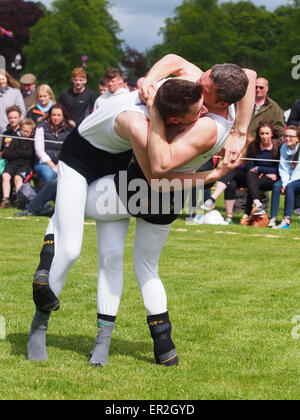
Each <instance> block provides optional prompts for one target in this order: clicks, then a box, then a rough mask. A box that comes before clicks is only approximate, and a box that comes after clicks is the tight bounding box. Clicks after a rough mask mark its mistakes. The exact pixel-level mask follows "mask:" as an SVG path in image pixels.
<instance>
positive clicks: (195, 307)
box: [0, 209, 300, 400]
mask: <svg viewBox="0 0 300 420" xmlns="http://www.w3.org/2000/svg"><path fill="white" fill-rule="evenodd" d="M13 214H14V209H7V210H1V211H0V232H1V248H0V253H1V272H0V296H1V306H0V316H1V317H2V319H5V324H6V338H5V339H0V399H2V400H3V399H99V400H123V399H125V400H144V399H151V400H152V399H154V400H201V399H231V400H233V399H299V398H300V375H299V373H300V340H297V339H295V338H293V337H292V330H293V328H294V327H295V325H294V324H293V323H292V319H293V317H294V316H295V315H300V299H299V295H300V291H299V245H300V222H299V221H298V220H297V219H296V218H295V219H294V220H293V224H292V229H290V230H289V231H274V230H271V229H262V228H252V227H244V226H239V225H237V224H234V225H230V226H207V225H206V226H186V225H185V222H184V220H183V219H179V220H177V221H176V222H175V223H174V224H173V228H172V231H171V232H170V235H169V238H168V241H167V243H166V246H165V248H164V251H163V254H162V257H161V263H160V275H161V278H162V279H163V281H164V284H165V287H166V290H167V295H168V309H169V312H170V317H171V321H172V325H173V339H174V342H175V344H176V347H177V352H178V354H179V358H180V365H179V366H177V367H172V368H166V367H162V366H158V365H156V364H155V361H154V357H153V349H152V339H151V338H150V335H149V331H148V326H147V324H146V313H145V310H144V307H143V304H142V299H141V296H140V292H139V289H138V287H137V284H136V282H135V279H134V275H133V266H132V248H133V246H132V245H133V237H134V221H132V222H131V225H130V230H129V235H128V239H127V244H126V253H125V285H124V294H123V297H122V301H121V306H120V311H119V314H118V317H117V322H116V327H115V330H114V334H113V338H112V344H111V351H110V358H109V362H108V364H107V365H106V367H105V368H104V369H96V368H92V367H90V366H89V363H88V360H89V353H90V350H91V349H92V347H93V345H94V340H95V336H96V272H97V266H96V261H97V259H96V258H97V257H96V253H97V250H96V235H95V226H94V225H93V224H87V225H86V226H85V235H84V243H83V249H82V255H81V257H80V259H79V260H78V262H77V263H76V265H75V266H74V268H73V269H72V270H71V272H70V274H69V277H68V281H67V283H66V287H65V289H64V291H63V293H62V294H61V297H60V300H61V309H60V310H59V311H58V312H57V313H54V314H53V315H52V317H51V319H50V324H49V330H48V335H47V344H48V356H49V361H48V362H40V363H31V362H29V361H28V360H27V358H26V345H27V337H28V332H29V328H30V323H31V319H32V316H33V313H34V306H33V303H32V299H31V293H32V289H31V283H32V274H33V272H34V271H35V269H36V266H37V262H38V256H39V252H40V247H41V243H42V239H43V236H44V232H45V229H46V226H47V221H48V220H47V219H46V218H36V217H28V218H26V219H16V218H13V217H12V216H13Z"/></svg>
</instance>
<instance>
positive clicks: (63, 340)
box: [6, 333, 155, 364]
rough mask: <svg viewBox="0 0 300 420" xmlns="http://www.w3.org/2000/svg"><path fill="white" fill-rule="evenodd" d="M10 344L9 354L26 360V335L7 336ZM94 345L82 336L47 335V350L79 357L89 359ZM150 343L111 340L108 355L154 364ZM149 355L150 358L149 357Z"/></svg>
mask: <svg viewBox="0 0 300 420" xmlns="http://www.w3.org/2000/svg"><path fill="white" fill-rule="evenodd" d="M6 339H7V341H9V342H10V344H11V354H12V355H15V356H24V357H25V358H27V342H28V334H24V333H17V334H9V335H8V336H7V337H6ZM94 345H95V339H94V338H91V337H88V336H83V335H75V334H73V335H68V336H60V335H56V334H47V348H50V347H52V348H53V347H54V348H58V349H60V350H67V351H72V352H75V353H77V354H79V355H81V356H84V357H86V358H87V359H89V358H90V353H91V350H92V349H93V347H94ZM152 352H153V347H152V343H151V342H150V341H149V342H145V341H129V340H122V339H119V338H115V339H114V338H112V340H111V346H110V351H109V354H110V356H112V355H123V356H129V357H131V358H134V359H138V360H142V361H144V362H148V363H151V364H152V363H155V360H154V357H153V353H152ZM149 353H151V356H149Z"/></svg>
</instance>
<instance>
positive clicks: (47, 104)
mask: <svg viewBox="0 0 300 420" xmlns="http://www.w3.org/2000/svg"><path fill="white" fill-rule="evenodd" d="M55 103H56V101H55V96H54V93H53V91H52V89H51V87H50V86H48V85H45V84H44V85H41V86H39V87H38V88H37V91H36V101H35V104H34V105H33V106H32V107H31V108H30V109H29V110H28V113H27V118H32V119H33V121H34V122H35V123H37V122H38V120H40V118H42V117H45V116H46V115H47V113H48V112H49V110H50V109H51V107H52V106H53V105H54V104H55Z"/></svg>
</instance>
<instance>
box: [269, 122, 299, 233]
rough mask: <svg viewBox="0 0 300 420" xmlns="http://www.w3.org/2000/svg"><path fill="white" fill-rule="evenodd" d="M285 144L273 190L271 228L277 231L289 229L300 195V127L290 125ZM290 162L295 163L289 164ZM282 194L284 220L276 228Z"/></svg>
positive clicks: (282, 148) (282, 147)
mask: <svg viewBox="0 0 300 420" xmlns="http://www.w3.org/2000/svg"><path fill="white" fill-rule="evenodd" d="M284 137H285V143H284V144H283V145H282V146H281V150H280V164H279V176H280V179H279V180H278V181H276V182H275V184H274V185H273V190H272V202H271V216H270V223H269V226H270V227H272V228H275V229H289V228H290V223H291V216H292V211H293V208H294V202H295V194H300V164H299V163H295V162H296V161H299V141H300V129H299V127H296V126H293V125H290V126H288V127H287V130H286V134H285V136H284ZM289 161H291V162H293V163H289ZM280 194H284V195H285V205H284V218H283V220H282V222H281V223H280V225H278V226H276V219H277V214H278V209H279V204H280Z"/></svg>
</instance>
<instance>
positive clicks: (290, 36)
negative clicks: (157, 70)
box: [0, 0, 300, 109]
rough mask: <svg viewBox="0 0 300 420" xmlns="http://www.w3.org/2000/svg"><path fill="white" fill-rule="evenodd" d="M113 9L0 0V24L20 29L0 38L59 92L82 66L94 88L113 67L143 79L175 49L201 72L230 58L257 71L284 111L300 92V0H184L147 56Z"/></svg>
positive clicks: (68, 1) (59, 0) (73, 0)
mask: <svg viewBox="0 0 300 420" xmlns="http://www.w3.org/2000/svg"><path fill="white" fill-rule="evenodd" d="M109 6H110V3H109V2H108V1H106V0H56V1H54V2H53V3H52V7H51V10H47V9H46V8H45V7H44V6H43V5H42V4H41V3H34V2H25V1H23V0H0V8H1V14H0V26H3V27H6V26H7V27H6V29H8V30H11V31H13V33H14V37H13V38H12V39H9V38H7V37H5V36H2V37H1V38H0V54H2V55H4V56H5V57H6V58H7V60H8V62H10V60H12V59H13V55H14V54H16V53H17V52H21V51H22V55H23V60H24V69H23V72H32V73H34V74H36V75H37V77H38V80H39V81H40V82H41V83H42V82H47V83H49V84H50V85H51V86H53V87H55V89H57V90H58V91H60V90H62V89H63V88H65V86H66V84H67V83H68V82H69V77H70V74H71V71H72V69H73V68H74V67H76V66H80V65H84V66H85V65H86V66H87V70H88V79H89V84H90V86H92V87H95V86H96V85H97V83H98V80H99V78H100V77H101V75H103V74H104V72H105V70H106V69H107V68H108V67H118V66H122V67H123V68H125V70H126V71H127V73H128V74H129V75H134V76H141V75H143V74H144V73H145V72H146V71H147V69H148V68H150V66H151V65H152V64H153V63H154V62H155V61H157V60H158V59H160V58H161V57H162V56H163V55H165V54H168V53H174V54H179V55H181V56H183V57H184V58H186V59H187V60H189V61H192V62H193V63H194V64H196V65H197V66H199V67H200V68H201V69H203V70H207V69H208V68H210V67H211V66H212V65H214V64H215V63H224V62H232V63H236V64H239V65H240V66H243V67H249V68H252V69H254V70H256V71H257V72H258V74H259V76H262V77H265V78H267V79H268V80H269V81H270V96H271V97H272V98H273V99H275V100H276V101H277V102H278V103H279V104H280V105H281V107H282V108H284V109H286V108H288V107H290V105H291V103H292V102H293V101H294V100H295V99H297V98H298V97H300V91H299V83H300V81H299V77H300V67H299V71H297V64H298V62H299V63H300V46H299V45H300V31H299V26H300V0H293V2H292V3H291V4H287V5H285V6H280V7H278V8H277V9H276V10H275V11H273V12H271V11H268V10H267V9H266V8H265V7H262V6H261V7H257V6H255V5H254V4H253V3H252V2H251V1H240V2H237V3H233V2H226V3H219V1H218V0H183V2H182V4H181V5H180V6H178V7H177V8H176V9H175V15H174V17H173V18H168V19H166V21H165V22H164V26H163V27H162V28H161V30H160V31H161V34H162V35H163V42H162V43H161V44H158V45H155V46H153V47H152V48H151V49H149V50H147V51H146V52H143V53H141V52H138V51H136V50H134V49H133V48H131V47H130V46H128V45H126V44H125V46H124V42H123V41H122V39H121V30H120V27H119V24H118V22H116V21H115V20H114V18H113V17H112V15H111V14H110V11H109ZM24 17H25V18H24ZM82 57H84V59H82ZM298 74H299V76H298Z"/></svg>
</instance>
